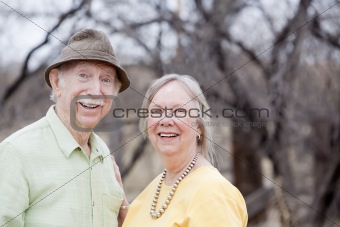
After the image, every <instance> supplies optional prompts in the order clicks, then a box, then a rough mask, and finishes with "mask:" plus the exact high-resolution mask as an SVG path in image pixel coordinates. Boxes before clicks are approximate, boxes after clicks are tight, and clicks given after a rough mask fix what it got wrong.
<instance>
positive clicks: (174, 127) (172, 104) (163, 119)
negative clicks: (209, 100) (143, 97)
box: [147, 81, 201, 156]
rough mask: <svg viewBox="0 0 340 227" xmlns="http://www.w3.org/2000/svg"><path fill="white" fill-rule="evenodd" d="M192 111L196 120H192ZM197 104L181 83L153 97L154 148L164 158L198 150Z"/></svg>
mask: <svg viewBox="0 0 340 227" xmlns="http://www.w3.org/2000/svg"><path fill="white" fill-rule="evenodd" d="M189 111H190V112H192V113H195V114H192V115H194V116H196V117H190V116H189ZM198 112H199V111H198V109H197V104H196V102H195V101H192V98H191V97H190V95H189V93H188V91H187V89H186V88H185V87H184V86H183V85H181V84H180V83H179V82H177V81H171V82H169V83H167V84H165V85H164V86H163V87H162V88H161V89H160V90H159V91H158V92H157V93H156V95H155V96H154V97H153V99H152V101H151V104H150V106H149V116H148V121H147V127H148V136H149V139H150V142H151V144H152V146H153V147H154V148H155V150H156V151H157V152H159V153H160V154H161V155H165V156H172V155H177V154H180V153H181V152H190V151H196V150H197V136H198V134H201V131H200V129H199V128H198V126H197V119H198V118H197V113H198Z"/></svg>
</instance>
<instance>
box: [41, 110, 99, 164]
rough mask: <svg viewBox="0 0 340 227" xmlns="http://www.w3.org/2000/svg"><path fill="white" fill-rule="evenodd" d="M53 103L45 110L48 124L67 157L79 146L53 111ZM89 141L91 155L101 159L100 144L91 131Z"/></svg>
mask: <svg viewBox="0 0 340 227" xmlns="http://www.w3.org/2000/svg"><path fill="white" fill-rule="evenodd" d="M54 108H55V105H53V106H51V107H50V109H49V110H48V111H47V114H46V118H47V121H48V122H49V124H50V127H51V129H52V131H53V133H54V136H55V138H56V140H57V143H58V145H59V147H60V149H61V150H62V151H63V153H64V155H65V156H66V157H67V158H69V157H70V155H71V154H72V152H73V151H74V150H76V149H77V148H80V146H79V144H78V142H77V141H76V140H75V138H74V137H73V136H72V134H71V132H70V131H69V130H68V129H67V128H66V126H65V125H64V123H63V122H62V121H61V120H60V118H59V117H58V115H57V114H56V112H55V109H54ZM90 143H91V156H94V157H98V156H99V158H100V160H101V161H103V153H102V149H101V147H100V145H99V144H98V140H97V139H96V135H95V134H94V133H91V135H90Z"/></svg>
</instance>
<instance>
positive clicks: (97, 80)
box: [53, 61, 119, 129]
mask: <svg viewBox="0 0 340 227" xmlns="http://www.w3.org/2000/svg"><path fill="white" fill-rule="evenodd" d="M61 74H62V76H61V77H62V78H61V80H62V81H61V83H59V85H58V86H57V88H55V87H54V88H53V90H54V92H55V94H56V97H57V104H56V111H57V114H58V116H59V117H60V118H61V119H62V121H63V122H64V124H66V126H67V127H71V122H70V111H71V110H74V111H75V113H74V115H73V116H75V118H74V117H73V118H72V120H74V121H75V122H73V124H74V123H76V124H77V126H78V127H79V128H83V129H93V128H95V127H96V125H97V124H98V123H99V121H100V120H101V119H102V118H103V117H104V116H105V115H106V114H107V113H108V112H109V111H110V108H111V105H112V96H113V95H114V96H116V95H117V94H118V91H119V85H118V84H119V82H118V81H117V78H116V70H115V68H114V67H112V66H110V65H108V64H105V63H100V62H90V61H80V62H75V63H70V64H68V65H67V66H65V67H64V68H62V70H61ZM78 96H81V99H79V97H78ZM82 96H86V98H84V97H82ZM106 96H110V97H106ZM76 97H78V98H77V99H75V98H76ZM105 97H106V98H105ZM74 99H75V100H77V101H76V102H74V101H73V102H72V100H74ZM71 105H74V106H72V108H71Z"/></svg>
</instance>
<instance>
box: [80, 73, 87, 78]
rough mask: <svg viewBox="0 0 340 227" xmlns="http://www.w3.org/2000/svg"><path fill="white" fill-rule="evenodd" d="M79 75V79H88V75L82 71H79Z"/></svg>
mask: <svg viewBox="0 0 340 227" xmlns="http://www.w3.org/2000/svg"><path fill="white" fill-rule="evenodd" d="M79 77H80V79H82V80H85V79H88V75H86V74H84V73H80V74H79Z"/></svg>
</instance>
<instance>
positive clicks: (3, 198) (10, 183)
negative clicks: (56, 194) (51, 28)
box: [0, 143, 29, 227]
mask: <svg viewBox="0 0 340 227" xmlns="http://www.w3.org/2000/svg"><path fill="white" fill-rule="evenodd" d="M0 204H1V206H0V225H1V226H6V227H14V226H15V227H20V226H24V224H25V223H24V219H25V210H26V209H27V208H28V206H29V188H28V183H27V179H26V175H25V171H24V168H23V165H22V162H21V160H20V159H19V157H18V156H17V154H16V152H15V150H14V148H13V147H12V146H10V144H8V143H1V144H0Z"/></svg>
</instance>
